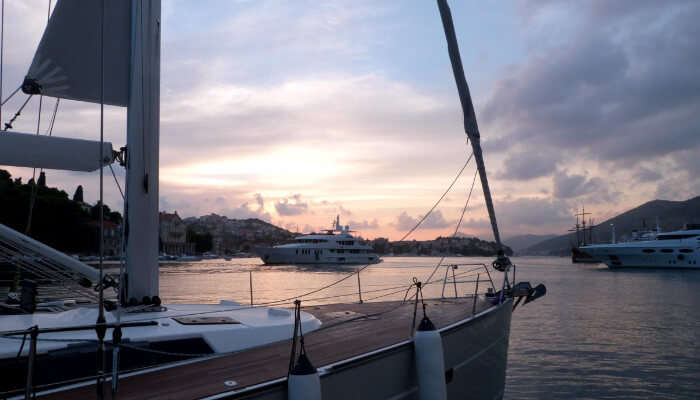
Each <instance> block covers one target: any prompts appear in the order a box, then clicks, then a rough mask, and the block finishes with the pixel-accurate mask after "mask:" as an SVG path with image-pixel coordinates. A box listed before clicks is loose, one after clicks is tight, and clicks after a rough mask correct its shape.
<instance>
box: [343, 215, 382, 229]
mask: <svg viewBox="0 0 700 400" xmlns="http://www.w3.org/2000/svg"><path fill="white" fill-rule="evenodd" d="M348 225H350V229H357V230H360V229H362V230H373V229H378V228H379V221H377V219H376V218H375V219H373V220H371V221H367V220H363V221H362V222H357V221H353V220H350V222H348Z"/></svg>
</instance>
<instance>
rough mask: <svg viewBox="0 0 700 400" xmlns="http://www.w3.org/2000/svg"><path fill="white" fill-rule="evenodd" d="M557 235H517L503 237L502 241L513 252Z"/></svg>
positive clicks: (518, 251)
mask: <svg viewBox="0 0 700 400" xmlns="http://www.w3.org/2000/svg"><path fill="white" fill-rule="evenodd" d="M555 237H557V235H517V236H511V237H509V238H506V239H503V243H504V244H506V245H507V246H508V247H510V248H511V249H513V251H514V252H516V253H520V252H521V251H522V250H525V249H527V248H528V247H530V246H534V245H536V244H538V243H541V242H544V241H545V240H549V239H552V238H555Z"/></svg>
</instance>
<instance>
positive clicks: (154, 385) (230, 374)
mask: <svg viewBox="0 0 700 400" xmlns="http://www.w3.org/2000/svg"><path fill="white" fill-rule="evenodd" d="M426 304H427V313H428V316H429V317H430V319H431V320H432V321H433V323H434V324H435V325H436V326H437V327H438V328H441V327H446V326H449V325H451V324H453V323H455V322H458V321H461V320H463V319H465V318H468V317H469V316H471V315H472V307H473V306H474V300H473V297H466V298H459V299H431V300H426ZM489 307H491V304H490V303H488V302H486V301H485V300H484V299H483V297H477V301H476V312H477V313H478V312H481V311H484V310H486V309H487V308H489ZM304 311H307V312H310V313H312V314H314V315H315V316H316V317H317V318H318V319H320V320H321V321H322V322H323V328H322V329H320V330H318V331H315V332H310V333H307V334H305V335H304V337H305V343H306V350H307V354H308V356H309V358H310V359H311V361H312V362H313V363H314V365H316V366H317V367H320V366H324V365H328V364H332V363H335V362H338V361H341V360H345V359H348V358H350V357H353V356H358V355H362V354H365V353H368V352H371V351H373V350H377V349H381V348H384V347H387V346H390V345H393V344H396V343H400V342H402V341H405V340H408V339H410V334H411V322H412V319H413V311H414V305H413V303H412V302H410V303H409V302H407V303H404V304H402V303H401V302H398V301H392V302H374V303H364V304H357V303H340V304H329V305H320V306H309V307H304ZM365 316H366V317H365ZM421 317H422V311H421V307H420V305H419V308H418V313H417V315H416V319H417V320H418V319H420V318H421ZM290 351H291V341H290V340H286V341H284V342H278V343H273V344H269V345H266V346H262V347H258V348H255V349H250V350H245V351H241V352H238V353H234V354H230V355H226V356H221V357H216V358H211V359H203V360H201V361H197V362H193V363H189V364H186V365H179V366H175V367H171V368H165V369H161V370H157V371H153V372H149V373H146V374H141V375H133V376H129V377H123V378H121V379H120V380H119V392H118V395H119V398H120V399H172V398H202V397H207V396H213V395H216V394H219V393H225V392H230V391H232V390H238V389H242V388H245V387H248V386H251V385H256V384H260V383H262V382H266V381H270V380H274V379H277V378H283V377H286V375H287V368H288V365H289V354H290ZM230 381H235V382H236V384H235V386H233V387H231V386H227V385H226V384H225V382H229V383H230ZM109 385H110V383H109V382H107V383H106V384H105V393H106V395H107V397H109V392H110V387H109ZM94 397H95V386H94V385H88V386H83V387H79V388H76V389H73V390H70V391H62V392H57V393H53V394H50V395H49V396H48V398H52V399H77V398H85V399H92V398H94Z"/></svg>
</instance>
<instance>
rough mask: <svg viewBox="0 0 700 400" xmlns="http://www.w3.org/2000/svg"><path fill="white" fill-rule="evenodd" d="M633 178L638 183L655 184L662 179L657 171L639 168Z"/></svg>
mask: <svg viewBox="0 0 700 400" xmlns="http://www.w3.org/2000/svg"><path fill="white" fill-rule="evenodd" d="M634 177H635V178H636V179H637V180H638V181H639V182H656V181H658V180H659V179H661V178H663V176H662V175H661V173H660V172H659V171H657V170H654V169H650V168H647V167H639V169H638V170H637V172H635V173H634Z"/></svg>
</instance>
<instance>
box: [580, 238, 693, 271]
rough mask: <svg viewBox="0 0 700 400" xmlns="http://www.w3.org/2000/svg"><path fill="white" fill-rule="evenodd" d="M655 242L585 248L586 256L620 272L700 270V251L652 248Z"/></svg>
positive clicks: (676, 247)
mask: <svg viewBox="0 0 700 400" xmlns="http://www.w3.org/2000/svg"><path fill="white" fill-rule="evenodd" d="M652 243H653V242H631V243H629V244H625V243H619V244H607V245H592V246H585V247H582V248H581V251H584V252H585V253H586V254H589V255H590V256H591V257H593V258H595V259H598V260H600V261H601V262H602V263H605V264H606V265H607V266H608V267H609V268H611V269H617V268H660V269H664V268H700V250H698V248H697V246H696V248H694V247H690V246H689V245H688V244H684V245H681V246H678V245H669V246H661V247H659V246H658V245H655V246H652V245H651V244H652Z"/></svg>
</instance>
